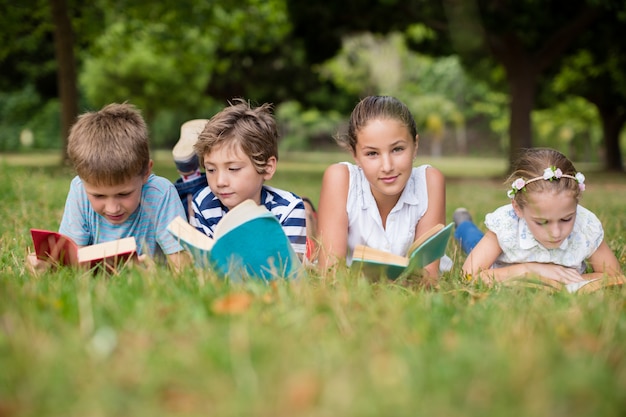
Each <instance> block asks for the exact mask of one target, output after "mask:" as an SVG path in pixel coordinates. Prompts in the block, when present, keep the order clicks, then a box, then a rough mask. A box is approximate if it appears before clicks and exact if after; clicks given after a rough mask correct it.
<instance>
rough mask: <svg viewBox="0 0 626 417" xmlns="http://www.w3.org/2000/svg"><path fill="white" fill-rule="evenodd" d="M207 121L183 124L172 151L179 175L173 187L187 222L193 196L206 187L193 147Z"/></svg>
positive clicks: (204, 175) (200, 120)
mask: <svg viewBox="0 0 626 417" xmlns="http://www.w3.org/2000/svg"><path fill="white" fill-rule="evenodd" d="M208 121H209V120H208V119H194V120H189V121H187V122H185V123H183V124H182V126H181V127H180V138H179V139H178V142H177V143H176V145H175V146H174V148H173V149H172V156H173V157H174V163H175V164H176V169H177V170H178V173H179V174H180V178H178V179H177V180H176V182H175V183H174V186H175V187H176V191H178V196H179V197H180V201H181V202H182V203H183V207H184V208H185V213H187V220H189V219H191V218H192V217H193V210H192V208H191V199H192V197H193V195H194V194H195V193H197V192H198V191H200V190H201V189H203V188H205V187H206V186H207V181H206V174H204V173H203V172H201V171H200V166H199V161H198V155H197V154H196V151H195V150H194V148H193V145H195V143H196V141H197V140H198V135H199V134H200V132H202V129H204V126H205V125H206V123H207V122H208Z"/></svg>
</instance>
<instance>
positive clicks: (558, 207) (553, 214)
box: [463, 148, 621, 283]
mask: <svg viewBox="0 0 626 417" xmlns="http://www.w3.org/2000/svg"><path fill="white" fill-rule="evenodd" d="M509 180H512V185H511V189H510V190H509V192H508V195H509V197H510V198H511V204H508V205H506V206H503V207H500V208H498V209H497V210H496V211H494V212H493V213H490V214H488V215H487V216H486V218H485V225H486V226H487V228H488V231H487V232H486V233H485V236H484V237H483V238H482V239H481V240H480V241H479V242H478V244H477V245H476V246H475V247H474V248H473V249H472V250H471V252H470V253H469V255H468V257H467V260H466V261H465V264H464V265H463V271H464V272H465V273H466V274H471V277H472V278H477V279H480V280H482V281H484V282H486V283H492V282H494V281H504V280H507V279H510V278H514V277H523V276H528V275H531V276H532V275H538V276H541V277H544V278H548V279H553V280H555V281H560V282H563V283H570V282H579V281H582V280H586V279H592V278H599V277H602V276H603V274H608V275H611V276H617V275H621V270H620V265H619V262H618V260H617V258H616V257H615V255H614V254H613V252H612V251H611V249H610V248H609V246H608V245H607V244H606V242H605V241H604V230H603V229H602V224H601V223H600V221H599V220H598V218H597V217H596V216H595V215H594V214H593V213H592V212H590V211H589V210H587V209H585V208H584V207H582V206H580V205H579V204H578V200H579V197H580V193H581V192H582V191H583V190H584V189H585V176H584V175H583V174H581V173H580V172H578V173H577V172H576V169H575V168H574V165H573V164H572V162H571V161H569V160H568V159H567V158H566V157H565V156H564V155H563V154H561V153H560V152H557V151H555V150H553V149H545V148H534V149H527V150H525V151H524V153H523V154H522V155H521V157H520V158H519V159H518V160H517V162H516V163H515V170H514V172H513V174H512V175H511V177H509ZM588 266H589V267H590V269H591V271H592V272H590V273H586V270H587V267H588Z"/></svg>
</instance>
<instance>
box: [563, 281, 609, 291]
mask: <svg viewBox="0 0 626 417" xmlns="http://www.w3.org/2000/svg"><path fill="white" fill-rule="evenodd" d="M599 279H600V278H596V279H590V280H587V281H579V282H570V283H569V284H566V285H565V289H566V290H567V292H576V291H578V290H579V289H580V288H582V287H584V286H585V285H587V284H589V283H591V282H594V281H598V280H599Z"/></svg>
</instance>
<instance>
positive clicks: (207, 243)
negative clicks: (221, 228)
mask: <svg viewBox="0 0 626 417" xmlns="http://www.w3.org/2000/svg"><path fill="white" fill-rule="evenodd" d="M167 230H169V232H170V233H171V234H172V235H174V237H176V239H178V240H179V241H183V242H187V243H188V244H189V245H191V246H194V247H196V248H199V249H202V250H205V251H209V252H210V251H211V249H212V248H213V244H214V243H215V241H214V240H213V239H211V238H210V237H208V236H207V235H205V234H204V233H202V232H201V231H199V230H198V229H196V228H195V227H193V226H192V225H190V224H189V223H188V222H187V221H186V220H184V219H183V218H182V217H179V216H178V217H176V218H175V219H174V220H172V222H171V223H170V224H169V225H168V226H167Z"/></svg>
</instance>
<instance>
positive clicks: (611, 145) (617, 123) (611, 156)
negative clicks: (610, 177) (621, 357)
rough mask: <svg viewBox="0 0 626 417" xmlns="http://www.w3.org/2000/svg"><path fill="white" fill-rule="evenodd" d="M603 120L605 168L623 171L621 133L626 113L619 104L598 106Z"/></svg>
mask: <svg viewBox="0 0 626 417" xmlns="http://www.w3.org/2000/svg"><path fill="white" fill-rule="evenodd" d="M597 107H598V113H599V114H600V119H601V120H602V135H603V139H604V168H605V169H606V170H607V171H614V172H623V171H624V164H623V161H622V153H621V151H620V146H619V134H620V132H621V130H622V128H623V127H624V123H626V114H625V113H624V112H623V111H621V109H620V108H619V106H597Z"/></svg>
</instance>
